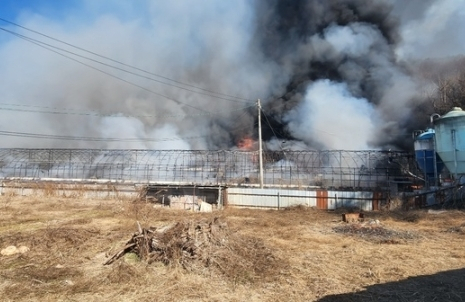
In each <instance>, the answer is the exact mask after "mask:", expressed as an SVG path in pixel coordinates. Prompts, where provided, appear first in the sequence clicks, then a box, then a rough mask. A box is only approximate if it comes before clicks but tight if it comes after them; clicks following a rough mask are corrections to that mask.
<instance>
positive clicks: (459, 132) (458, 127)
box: [433, 107, 465, 179]
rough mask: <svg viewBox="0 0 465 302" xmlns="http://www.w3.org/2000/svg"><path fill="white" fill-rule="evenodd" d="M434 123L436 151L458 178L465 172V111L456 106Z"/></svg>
mask: <svg viewBox="0 0 465 302" xmlns="http://www.w3.org/2000/svg"><path fill="white" fill-rule="evenodd" d="M433 123H434V130H435V133H436V134H435V143H436V152H437V153H438V155H439V157H441V159H442V161H443V162H444V164H445V165H446V167H447V169H448V170H449V172H450V173H452V174H453V175H454V176H455V179H458V178H459V177H460V176H462V175H464V174H465V112H464V111H463V110H462V109H461V108H460V107H454V108H453V109H452V110H451V111H449V112H448V113H446V114H445V115H443V116H441V117H439V118H437V119H435V120H433Z"/></svg>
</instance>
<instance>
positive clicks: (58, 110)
mask: <svg viewBox="0 0 465 302" xmlns="http://www.w3.org/2000/svg"><path fill="white" fill-rule="evenodd" d="M2 106H3V107H2ZM5 106H6V107H5ZM8 106H11V107H24V108H26V109H24V108H7V107H8ZM250 107H253V105H250V106H246V107H242V108H239V109H234V110H229V111H213V112H205V113H198V114H172V115H169V114H159V115H156V114H147V115H130V114H122V113H99V112H84V111H75V110H74V109H66V108H54V107H47V106H36V105H19V104H5V103H0V111H1V110H3V111H18V112H31V113H47V114H60V115H61V114H62V115H80V116H96V117H114V118H121V117H134V118H147V117H151V118H177V117H179V118H184V117H186V116H211V115H221V114H229V113H233V112H238V111H242V110H246V109H248V108H250ZM27 108H38V109H42V110H34V109H27Z"/></svg>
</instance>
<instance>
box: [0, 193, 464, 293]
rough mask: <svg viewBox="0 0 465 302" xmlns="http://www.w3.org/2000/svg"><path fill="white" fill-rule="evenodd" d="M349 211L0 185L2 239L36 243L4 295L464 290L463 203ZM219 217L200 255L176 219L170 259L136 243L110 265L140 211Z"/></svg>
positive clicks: (11, 261) (9, 272)
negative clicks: (155, 202) (139, 199)
mask: <svg viewBox="0 0 465 302" xmlns="http://www.w3.org/2000/svg"><path fill="white" fill-rule="evenodd" d="M342 213H343V212H342V211H336V212H325V211H319V210H315V209H310V208H304V207H297V208H292V209H286V210H281V211H272V210H269V211H268V210H251V209H226V210H224V211H217V212H213V213H208V214H206V213H203V214H201V213H192V212H183V211H180V210H170V209H166V208H155V207H153V206H152V205H151V204H144V203H134V202H132V201H125V200H86V199H73V198H58V197H19V196H1V197H0V248H1V249H5V248H7V247H8V246H16V247H20V246H26V247H27V248H28V249H29V250H28V251H25V252H24V251H23V253H16V254H13V255H1V256H0V297H1V298H0V299H1V300H2V301H86V302H91V301H139V302H142V301H463V300H465V242H464V241H465V212H462V211H447V212H443V213H439V214H438V213H436V214H432V213H428V212H427V211H409V212H390V213H386V212H376V213H375V212H373V213H365V222H363V223H344V222H341V214H342ZM213 221H221V225H222V228H221V230H220V231H216V232H215V233H213V232H212V233H208V236H207V235H205V233H203V234H202V233H199V234H200V235H199V236H203V237H202V238H204V239H203V241H201V244H197V245H195V247H193V248H195V250H191V254H190V255H191V256H192V255H194V252H192V251H195V253H197V254H196V255H197V256H195V255H194V256H192V257H191V256H189V257H186V256H185V255H186V253H187V252H182V251H177V250H176V248H178V249H182V248H184V247H183V246H181V245H179V244H178V245H176V244H175V243H176V242H178V241H176V240H174V239H173V238H176V236H178V235H179V234H180V233H179V232H181V231H182V230H181V229H180V228H181V227H182V225H181V224H178V226H179V228H178V229H176V228H173V230H174V231H172V232H171V233H170V236H172V237H171V238H170V239H166V244H167V245H169V244H171V245H170V250H168V249H165V250H163V251H161V250H160V251H159V253H162V254H163V255H162V256H163V257H162V258H160V257H158V258H156V259H155V258H153V259H155V261H146V260H144V259H141V258H139V257H138V255H137V254H134V253H128V254H125V255H123V256H122V257H121V258H119V259H117V260H116V261H114V262H113V263H112V264H109V265H103V264H104V263H105V262H106V261H107V260H108V259H109V257H110V256H112V255H114V254H115V253H116V252H118V251H119V250H121V249H122V248H123V247H124V246H125V244H126V243H127V242H128V240H129V239H130V238H131V237H132V235H133V234H134V233H135V232H137V231H138V225H137V222H139V223H140V225H141V226H142V227H143V228H149V227H154V228H158V229H160V228H163V227H166V226H169V225H171V226H172V225H174V224H175V223H187V224H189V223H190V225H191V226H192V225H193V226H194V229H195V230H198V229H196V228H195V225H197V224H198V223H200V222H202V223H204V224H205V223H206V224H207V225H208V223H210V224H211V223H212V222H213ZM187 224H186V225H187ZM175 230H178V231H179V230H181V231H179V232H176V231H175ZM213 235H214V236H213ZM196 236H197V235H196ZM160 240H161V239H160ZM163 240H165V239H163ZM169 240H171V241H169ZM199 242H200V241H199ZM153 259H152V260H153ZM157 259H162V260H160V261H158V260H157Z"/></svg>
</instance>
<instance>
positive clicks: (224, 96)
mask: <svg viewBox="0 0 465 302" xmlns="http://www.w3.org/2000/svg"><path fill="white" fill-rule="evenodd" d="M0 20H1V21H3V22H6V23H9V24H11V25H14V26H17V27H20V28H22V29H25V30H27V31H30V32H33V33H35V34H38V35H41V36H43V37H46V38H48V39H51V40H53V41H56V42H59V43H62V44H65V45H67V46H70V47H73V48H75V49H78V50H81V51H84V52H87V53H89V54H92V55H94V56H97V57H100V58H103V59H106V60H109V61H111V62H114V63H117V64H120V65H122V66H125V67H129V68H132V69H134V70H137V71H141V72H143V73H145V74H149V75H152V76H155V77H159V78H162V79H165V80H168V81H171V82H173V83H176V84H180V85H184V86H187V87H191V88H194V89H198V90H201V91H205V92H208V93H202V92H200V91H195V90H192V89H189V88H185V87H181V86H178V85H174V84H170V83H166V82H163V81H160V80H156V79H153V78H150V77H146V76H143V75H140V74H136V73H134V72H131V71H128V70H125V69H122V68H119V67H116V66H112V65H109V64H106V63H103V62H100V61H97V60H94V59H91V58H88V57H84V56H81V55H78V54H75V53H73V52H70V51H66V50H63V49H61V50H62V51H66V52H68V53H73V54H74V55H76V56H80V57H83V58H86V59H88V60H91V61H94V62H97V63H99V64H103V65H105V66H109V67H112V68H115V69H119V70H122V71H125V72H128V73H130V74H133V75H137V76H140V77H143V78H146V79H149V80H152V81H155V82H158V83H161V84H164V85H169V86H173V87H176V88H179V89H184V90H187V91H190V92H193V93H198V94H203V95H207V96H211V97H214V98H218V99H222V100H227V101H232V102H246V103H249V102H252V101H251V100H249V99H246V98H243V97H238V96H233V95H229V94H224V93H221V92H216V91H213V90H209V89H205V88H202V87H199V86H195V85H191V84H187V83H183V82H180V81H177V80H174V79H171V78H168V77H165V76H162V75H159V74H156V73H152V72H149V71H146V70H144V69H141V68H138V67H135V66H132V65H129V64H126V63H123V62H121V61H118V60H114V59H111V58H109V57H106V56H103V55H100V54H98V53H95V52H92V51H89V50H86V49H84V48H81V47H78V46H75V45H73V44H70V43H67V42H65V41H62V40H59V39H56V38H53V37H51V36H49V35H45V34H43V33H40V32H38V31H35V30H32V29H29V28H27V27H24V26H22V25H19V24H16V23H14V22H11V21H8V20H5V19H3V18H0ZM1 29H2V30H4V31H6V32H8V33H10V34H16V33H14V32H12V31H9V30H7V29H5V28H1ZM28 38H29V39H32V40H35V39H33V38H30V37H28ZM35 41H37V42H38V43H43V44H46V45H49V44H47V43H45V42H41V41H38V40H35ZM49 46H50V47H53V48H57V49H60V48H58V47H56V46H52V45H49ZM215 95H216V96H215ZM234 99H235V100H234Z"/></svg>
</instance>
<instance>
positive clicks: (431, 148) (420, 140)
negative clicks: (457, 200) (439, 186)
mask: <svg viewBox="0 0 465 302" xmlns="http://www.w3.org/2000/svg"><path fill="white" fill-rule="evenodd" d="M434 136H435V131H434V129H431V128H430V129H427V130H426V131H424V132H421V133H417V135H415V137H414V138H415V141H414V148H415V160H416V162H417V164H418V166H419V167H420V169H421V170H422V171H423V173H425V181H426V182H427V185H435V184H436V180H437V177H438V175H439V174H440V173H441V171H442V169H443V168H444V163H443V162H442V160H441V158H440V157H439V156H438V155H437V154H436V150H435V141H434Z"/></svg>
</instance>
